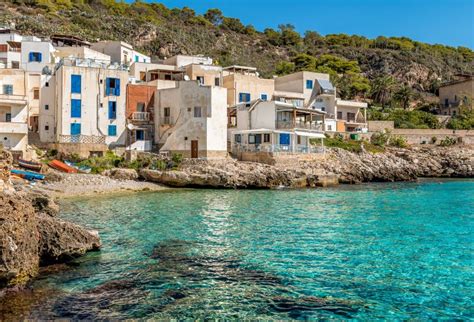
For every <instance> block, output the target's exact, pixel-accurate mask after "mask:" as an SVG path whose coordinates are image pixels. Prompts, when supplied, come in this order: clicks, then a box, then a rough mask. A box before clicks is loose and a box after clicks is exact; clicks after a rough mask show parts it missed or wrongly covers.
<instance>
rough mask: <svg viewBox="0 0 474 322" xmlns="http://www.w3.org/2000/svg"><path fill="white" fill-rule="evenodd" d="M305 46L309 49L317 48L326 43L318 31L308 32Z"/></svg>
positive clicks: (304, 39) (305, 35) (305, 37)
mask: <svg viewBox="0 0 474 322" xmlns="http://www.w3.org/2000/svg"><path fill="white" fill-rule="evenodd" d="M303 41H304V44H305V45H306V46H308V47H316V46H319V45H322V44H323V43H324V39H323V37H321V35H320V34H318V33H317V32H316V31H306V32H305V34H304V38H303Z"/></svg>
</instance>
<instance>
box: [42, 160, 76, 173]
mask: <svg viewBox="0 0 474 322" xmlns="http://www.w3.org/2000/svg"><path fill="white" fill-rule="evenodd" d="M48 165H49V166H50V167H51V168H53V169H56V170H59V171H61V172H66V173H77V169H75V168H73V167H71V166H68V165H67V164H65V163H64V162H61V161H59V160H53V161H50V162H49V163H48Z"/></svg>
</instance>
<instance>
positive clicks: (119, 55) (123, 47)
mask: <svg viewBox="0 0 474 322" xmlns="http://www.w3.org/2000/svg"><path fill="white" fill-rule="evenodd" d="M91 49H93V50H95V51H98V52H101V53H103V54H106V55H108V56H110V57H111V59H112V63H119V64H123V65H127V66H130V65H132V64H133V63H139V62H140V63H150V62H151V58H150V57H149V56H147V55H144V54H142V53H140V52H138V51H136V50H135V49H134V48H133V46H132V45H129V44H127V43H125V42H123V41H99V42H96V43H93V44H91Z"/></svg>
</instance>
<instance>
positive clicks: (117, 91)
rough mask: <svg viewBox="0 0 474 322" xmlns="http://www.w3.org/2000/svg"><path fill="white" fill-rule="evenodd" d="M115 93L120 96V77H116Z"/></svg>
mask: <svg viewBox="0 0 474 322" xmlns="http://www.w3.org/2000/svg"><path fill="white" fill-rule="evenodd" d="M115 95H116V96H120V79H119V78H116V79H115Z"/></svg>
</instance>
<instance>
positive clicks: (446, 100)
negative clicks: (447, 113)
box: [444, 98, 449, 107]
mask: <svg viewBox="0 0 474 322" xmlns="http://www.w3.org/2000/svg"><path fill="white" fill-rule="evenodd" d="M444 106H445V107H448V106H449V99H447V98H445V99H444Z"/></svg>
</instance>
